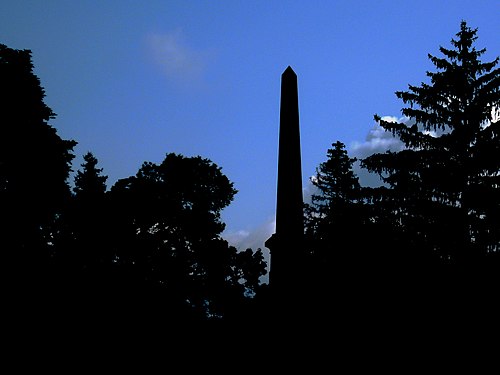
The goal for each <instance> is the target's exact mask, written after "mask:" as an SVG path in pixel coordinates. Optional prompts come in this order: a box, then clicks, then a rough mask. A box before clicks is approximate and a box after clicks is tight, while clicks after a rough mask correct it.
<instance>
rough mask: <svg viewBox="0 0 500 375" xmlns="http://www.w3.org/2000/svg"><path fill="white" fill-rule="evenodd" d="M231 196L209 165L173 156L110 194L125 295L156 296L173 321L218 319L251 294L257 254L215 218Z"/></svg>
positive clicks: (259, 271)
mask: <svg viewBox="0 0 500 375" xmlns="http://www.w3.org/2000/svg"><path fill="white" fill-rule="evenodd" d="M235 193H236V190H235V189H234V187H233V183H232V182H230V181H229V180H228V178H227V177H226V176H225V175H224V174H222V172H221V168H220V167H218V166H217V165H215V164H214V163H213V162H211V161H210V160H208V159H204V158H202V157H199V156H197V157H191V158H189V157H184V156H182V155H178V154H174V153H170V154H167V155H166V157H165V159H164V160H163V161H162V162H161V163H160V164H154V163H151V162H146V163H144V164H143V165H142V167H141V168H140V170H139V172H138V173H137V174H136V175H135V176H132V177H129V178H126V179H122V180H119V181H118V182H117V183H116V184H115V185H114V186H113V187H112V188H111V191H110V200H111V209H112V213H113V214H112V221H111V228H110V232H111V236H112V237H111V246H112V249H113V252H114V254H115V255H114V257H115V258H114V263H115V265H116V268H117V270H118V275H119V276H118V277H119V278H120V285H121V287H124V286H125V288H126V290H127V294H128V295H130V291H132V292H134V291H139V292H140V293H138V294H142V295H144V290H147V291H154V300H155V301H157V302H156V303H158V304H160V305H162V306H161V309H162V310H167V311H169V313H171V314H176V316H177V318H179V316H181V315H184V316H190V314H195V315H196V316H198V317H203V318H207V317H208V318H210V317H212V318H221V317H223V316H224V315H225V314H226V313H228V312H227V308H229V306H230V305H231V304H232V305H233V306H234V305H238V304H239V303H240V302H241V301H242V300H243V298H246V297H245V293H248V292H250V293H252V292H254V291H255V290H254V288H256V287H257V285H256V278H257V279H258V277H260V276H261V275H263V274H265V263H264V261H263V257H262V254H261V252H260V251H257V252H256V253H255V254H254V255H253V256H250V254H249V253H248V252H243V253H238V252H237V250H236V249H235V248H234V247H232V246H229V245H228V244H227V242H226V241H224V240H222V239H221V237H220V233H221V232H222V231H223V229H224V224H223V223H222V222H221V221H220V212H221V210H222V209H223V208H224V207H226V206H227V205H228V204H229V203H230V202H231V200H232V199H233V196H234V195H235ZM243 267H245V269H244V268H243ZM247 267H248V269H246V268H247ZM179 319H180V318H179Z"/></svg>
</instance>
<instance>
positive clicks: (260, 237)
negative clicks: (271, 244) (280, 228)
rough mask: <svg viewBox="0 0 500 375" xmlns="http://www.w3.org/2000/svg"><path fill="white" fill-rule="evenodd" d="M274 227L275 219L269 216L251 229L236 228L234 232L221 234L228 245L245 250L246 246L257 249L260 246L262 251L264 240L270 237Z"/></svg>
mask: <svg viewBox="0 0 500 375" xmlns="http://www.w3.org/2000/svg"><path fill="white" fill-rule="evenodd" d="M275 229H276V219H275V218H274V217H271V218H269V219H267V220H266V221H265V222H264V223H263V224H261V225H259V226H258V227H256V228H254V229H253V230H251V231H249V230H238V231H235V232H226V233H223V235H222V236H223V237H224V239H225V240H226V241H227V242H229V244H230V245H232V246H234V247H236V248H237V249H238V250H246V249H248V248H251V249H253V250H257V249H258V248H260V249H262V251H264V250H265V246H264V242H266V241H267V239H268V238H269V237H271V235H272V234H273V233H274V231H275Z"/></svg>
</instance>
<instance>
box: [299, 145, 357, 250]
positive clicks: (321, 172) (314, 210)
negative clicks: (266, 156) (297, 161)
mask: <svg viewBox="0 0 500 375" xmlns="http://www.w3.org/2000/svg"><path fill="white" fill-rule="evenodd" d="M327 158H328V159H327V160H326V161H325V162H322V163H321V164H320V165H319V167H318V168H317V169H316V176H315V177H313V178H312V179H311V182H312V184H313V185H314V186H315V187H316V188H317V190H318V193H317V194H313V195H312V197H311V204H310V205H306V213H307V215H306V220H305V222H306V232H309V235H313V236H314V237H315V238H316V240H318V241H321V242H322V243H323V245H322V246H325V245H326V244H327V243H328V245H327V246H330V245H333V242H338V240H339V238H341V237H342V236H345V235H347V233H346V232H345V231H346V229H348V228H350V226H351V225H352V224H353V222H352V219H354V217H355V215H354V211H355V210H356V206H357V205H358V204H359V203H360V198H361V187H360V185H359V181H358V178H357V177H356V176H355V174H354V172H353V171H352V166H353V164H354V162H356V158H350V157H349V156H348V154H347V151H346V149H345V145H344V144H343V143H341V142H338V141H337V142H336V143H333V144H332V148H330V149H328V151H327ZM311 231H314V234H313V233H312V232H311ZM350 232H352V230H350ZM333 247H335V246H333ZM337 247H341V246H337ZM338 250H341V249H337V251H338Z"/></svg>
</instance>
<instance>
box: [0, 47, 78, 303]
mask: <svg viewBox="0 0 500 375" xmlns="http://www.w3.org/2000/svg"><path fill="white" fill-rule="evenodd" d="M0 81H1V82H2V96H1V106H2V107H1V114H2V116H1V119H0V129H1V130H0V131H1V132H2V134H1V136H0V207H2V209H1V212H0V241H1V243H0V248H1V249H2V257H3V261H2V263H3V267H2V272H3V274H4V275H8V276H7V279H8V280H9V282H11V283H12V284H10V285H11V288H9V290H10V291H12V292H13V293H14V294H16V293H18V294H19V293H29V294H30V295H37V294H38V292H40V291H43V290H44V287H43V283H42V282H41V280H43V279H44V278H43V277H42V275H44V274H45V273H46V271H47V270H46V267H47V262H48V259H49V255H50V253H51V251H52V250H51V237H52V227H53V224H54V221H55V220H56V218H57V217H58V215H59V214H60V212H61V210H62V209H63V207H64V205H65V204H66V203H67V201H68V199H69V198H70V188H69V185H68V183H67V179H68V177H69V173H70V171H71V161H72V159H73V157H74V155H73V153H72V152H73V147H74V146H75V145H76V144H77V143H76V142H75V141H73V140H64V139H61V137H59V135H58V134H57V131H56V129H54V128H53V127H52V126H51V125H49V123H48V122H49V121H50V120H51V119H54V118H55V116H56V115H55V113H54V112H53V111H52V110H51V109H50V108H49V107H48V106H47V105H46V104H45V103H44V97H45V92H44V90H43V88H42V87H41V85H40V80H39V79H38V77H37V76H36V75H35V74H34V73H33V64H32V61H31V51H29V50H16V49H11V48H9V47H7V46H5V45H3V44H0Z"/></svg>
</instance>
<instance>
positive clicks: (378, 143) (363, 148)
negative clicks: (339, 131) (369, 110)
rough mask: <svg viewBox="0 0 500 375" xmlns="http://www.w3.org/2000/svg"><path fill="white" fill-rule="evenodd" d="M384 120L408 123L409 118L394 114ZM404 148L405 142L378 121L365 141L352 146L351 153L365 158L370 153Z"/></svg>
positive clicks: (383, 118)
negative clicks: (397, 116) (386, 129)
mask: <svg viewBox="0 0 500 375" xmlns="http://www.w3.org/2000/svg"><path fill="white" fill-rule="evenodd" d="M382 120H384V121H388V122H397V123H401V122H403V123H405V124H408V123H409V120H408V119H407V118H400V119H398V118H396V117H394V116H384V117H382ZM403 148H404V145H403V143H402V142H401V141H400V140H399V139H398V138H396V137H394V136H393V135H392V133H390V132H388V131H385V130H384V128H382V127H381V126H380V124H379V123H376V124H375V125H374V126H373V127H372V128H371V129H370V131H369V132H368V135H367V136H366V138H365V141H364V142H354V143H353V144H351V147H350V150H349V151H350V154H351V155H352V156H354V157H357V158H365V157H367V156H369V155H373V154H376V153H381V152H385V151H388V150H390V151H401V150H402V149H403Z"/></svg>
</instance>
